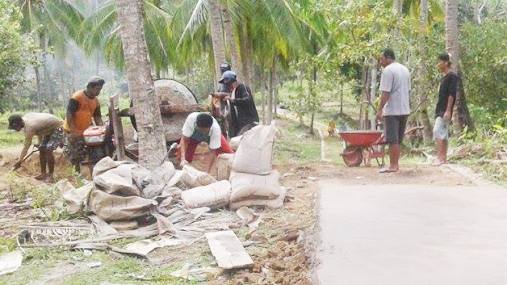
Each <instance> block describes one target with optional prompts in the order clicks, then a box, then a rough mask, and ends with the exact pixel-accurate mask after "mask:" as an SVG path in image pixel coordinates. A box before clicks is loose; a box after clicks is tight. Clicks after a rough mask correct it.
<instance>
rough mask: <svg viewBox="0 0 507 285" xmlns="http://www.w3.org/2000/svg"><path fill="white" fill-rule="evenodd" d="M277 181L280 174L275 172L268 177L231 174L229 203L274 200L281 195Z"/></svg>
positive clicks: (239, 173)
mask: <svg viewBox="0 0 507 285" xmlns="http://www.w3.org/2000/svg"><path fill="white" fill-rule="evenodd" d="M279 179H280V173H279V172H278V171H276V170H275V171H273V172H271V174H269V175H256V174H248V173H241V172H232V173H231V178H230V181H231V188H232V192H231V202H237V201H242V200H251V199H261V200H272V199H276V198H278V196H280V193H281V188H280V183H279Z"/></svg>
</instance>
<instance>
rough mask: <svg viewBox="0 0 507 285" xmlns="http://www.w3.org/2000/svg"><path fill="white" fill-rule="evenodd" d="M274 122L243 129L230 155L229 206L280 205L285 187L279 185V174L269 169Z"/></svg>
mask: <svg viewBox="0 0 507 285" xmlns="http://www.w3.org/2000/svg"><path fill="white" fill-rule="evenodd" d="M275 136H276V128H275V126H274V124H271V125H269V126H264V125H259V126H256V127H254V128H252V129H251V130H249V131H248V132H246V133H245V134H244V135H243V136H242V138H241V141H240V143H239V146H238V149H237V151H236V153H235V155H234V157H233V158H232V165H231V169H232V171H231V173H230V178H229V181H230V183H231V190H232V191H231V197H230V204H229V207H230V209H231V210H236V209H238V208H241V207H243V206H265V207H268V208H280V207H282V206H283V201H284V199H285V194H286V189H285V188H283V187H280V182H279V179H280V174H279V173H278V171H276V170H273V144H274V141H275Z"/></svg>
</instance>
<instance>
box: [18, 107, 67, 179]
mask: <svg viewBox="0 0 507 285" xmlns="http://www.w3.org/2000/svg"><path fill="white" fill-rule="evenodd" d="M62 124H63V122H62V120H60V119H59V118H57V117H55V116H53V115H51V114H47V113H27V114H26V115H24V116H23V117H21V116H20V115H12V116H10V117H9V127H8V128H9V129H11V130H15V131H18V132H19V131H20V130H21V129H24V132H25V143H24V146H23V150H22V151H21V154H20V155H19V160H18V161H17V162H16V164H15V165H14V168H15V169H16V168H19V167H20V166H21V163H23V161H24V158H25V156H26V153H27V152H28V149H29V148H30V146H31V145H32V139H33V137H34V136H37V137H38V138H39V152H40V154H39V161H40V169H41V174H40V175H38V176H36V177H35V179H37V180H45V181H47V182H53V173H54V169H55V157H54V156H53V151H54V150H55V149H56V148H57V147H59V146H62V145H63V130H62V128H61V127H62Z"/></svg>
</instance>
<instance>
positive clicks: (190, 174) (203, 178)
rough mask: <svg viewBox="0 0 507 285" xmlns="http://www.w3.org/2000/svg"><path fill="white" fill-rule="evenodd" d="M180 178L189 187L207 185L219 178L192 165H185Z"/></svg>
mask: <svg viewBox="0 0 507 285" xmlns="http://www.w3.org/2000/svg"><path fill="white" fill-rule="evenodd" d="M180 180H181V181H182V182H183V183H185V185H187V186H188V187H189V188H193V187H199V186H206V185H209V184H211V183H214V182H217V180H216V179H215V178H214V177H213V176H211V175H209V174H208V173H206V172H203V171H199V170H197V169H195V168H194V167H192V166H190V165H185V166H183V169H182V172H181V178H180Z"/></svg>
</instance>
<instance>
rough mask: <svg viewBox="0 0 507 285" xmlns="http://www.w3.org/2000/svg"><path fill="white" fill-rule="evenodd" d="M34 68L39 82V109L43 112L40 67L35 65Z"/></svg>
mask: <svg viewBox="0 0 507 285" xmlns="http://www.w3.org/2000/svg"><path fill="white" fill-rule="evenodd" d="M33 70H34V72H35V82H36V84H37V109H38V110H39V112H42V90H41V82H40V72H39V67H38V66H34V67H33Z"/></svg>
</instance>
